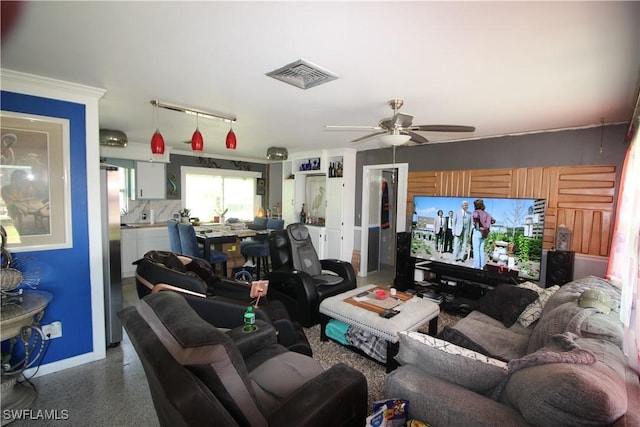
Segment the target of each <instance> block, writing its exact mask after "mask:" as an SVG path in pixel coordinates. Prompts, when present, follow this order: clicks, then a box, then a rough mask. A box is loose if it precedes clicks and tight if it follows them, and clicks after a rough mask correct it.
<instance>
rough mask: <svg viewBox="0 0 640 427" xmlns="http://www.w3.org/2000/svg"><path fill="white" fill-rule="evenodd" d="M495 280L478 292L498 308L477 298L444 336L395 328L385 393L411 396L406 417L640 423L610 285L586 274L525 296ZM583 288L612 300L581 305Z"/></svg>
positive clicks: (454, 421) (486, 422)
mask: <svg viewBox="0 0 640 427" xmlns="http://www.w3.org/2000/svg"><path fill="white" fill-rule="evenodd" d="M505 286H511V285H505ZM500 288H502V286H500V287H497V288H496V289H495V290H494V291H492V292H491V293H489V294H487V296H485V297H483V298H482V300H485V299H489V300H491V299H492V297H489V296H490V295H491V294H494V293H495V294H496V295H498V294H502V297H495V298H493V303H495V305H496V306H497V307H498V308H499V309H497V310H494V311H492V309H491V307H490V304H488V303H487V301H482V300H479V301H478V303H477V304H475V305H474V311H472V312H471V313H470V314H469V315H468V316H467V317H465V318H463V319H461V320H460V321H458V322H457V323H456V324H455V325H454V326H453V327H451V328H445V330H444V331H443V333H441V335H439V337H440V338H446V339H447V340H443V339H439V338H436V337H429V336H427V335H423V334H420V333H417V332H403V333H401V336H400V348H399V353H398V356H397V359H398V362H399V363H400V365H401V366H400V367H399V368H398V369H397V370H395V371H394V372H392V373H391V374H389V375H388V376H387V378H386V381H385V397H386V398H401V399H407V400H409V401H410V404H409V416H410V417H411V418H414V419H418V420H420V421H423V422H426V423H428V424H430V425H432V426H434V427H440V426H497V425H499V426H521V425H537V426H551V425H553V426H560V425H574V426H577V425H580V426H584V425H616V426H639V425H640V403H639V399H640V386H639V384H638V374H637V372H634V371H633V370H632V369H631V368H630V367H629V364H628V362H627V358H626V357H625V356H624V354H623V352H622V350H621V348H622V335H623V328H622V324H621V322H620V321H619V320H618V312H617V311H618V308H617V307H619V306H620V291H619V289H618V288H616V287H615V286H614V285H612V284H611V283H610V282H608V281H606V280H604V279H602V278H598V277H587V278H584V279H580V280H575V281H573V282H571V283H568V284H566V285H564V286H562V287H561V288H559V289H558V288H553V289H552V288H549V289H544V290H543V289H541V288H537V291H535V294H536V296H534V297H533V300H532V298H531V295H530V294H528V293H527V292H525V291H521V290H519V289H522V288H526V286H520V287H518V288H519V289H515V288H516V287H515V286H513V287H510V288H504V290H501V291H499V292H495V291H496V290H498V289H500ZM532 289H533V288H532ZM586 289H601V290H602V291H603V292H605V293H606V294H607V295H609V296H610V297H611V298H612V300H613V306H614V309H613V310H612V311H611V312H610V313H608V314H604V313H602V312H600V311H599V310H597V309H596V308H586V307H581V305H580V304H579V298H580V295H581V294H582V292H583V291H584V290H586ZM507 291H509V292H507ZM554 291H555V293H554ZM515 293H518V295H515ZM507 294H509V298H512V301H506V300H505V299H504V296H505V295H507ZM488 297H489V298H488ZM501 298H502V299H501ZM489 302H491V301H489ZM494 308H496V307H494ZM500 308H501V309H500ZM479 310H482V311H483V312H480V311H479ZM485 313H490V314H491V316H490V315H487V314H485ZM523 325H528V326H526V327H525V326H523ZM507 326H508V327H507ZM462 345H464V346H465V347H466V348H465V347H463V346H462ZM469 348H471V349H472V350H470V349H469Z"/></svg>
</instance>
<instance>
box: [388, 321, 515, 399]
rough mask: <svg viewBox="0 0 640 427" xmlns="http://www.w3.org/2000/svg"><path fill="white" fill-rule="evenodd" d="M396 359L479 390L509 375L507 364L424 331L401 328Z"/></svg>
mask: <svg viewBox="0 0 640 427" xmlns="http://www.w3.org/2000/svg"><path fill="white" fill-rule="evenodd" d="M398 336H399V338H400V348H399V351H398V355H397V356H396V360H397V361H398V362H399V363H400V364H401V365H414V366H417V367H419V368H420V369H421V370H423V371H424V372H426V373H427V374H429V375H431V376H434V377H437V378H440V379H442V380H445V381H449V382H452V383H455V384H458V385H460V386H462V387H465V388H468V389H469V390H473V391H475V392H478V393H485V394H486V393H488V392H490V391H491V389H492V388H493V387H495V386H496V385H497V384H498V383H500V381H502V380H503V379H504V378H505V377H506V376H507V370H506V368H507V364H506V363H505V362H503V361H501V360H497V359H493V358H491V357H488V356H485V355H483V354H480V353H477V352H475V351H471V350H468V349H466V348H463V347H459V346H457V345H455V344H452V343H450V342H448V341H443V340H441V339H438V338H435V337H432V336H429V335H425V334H421V333H419V332H406V331H405V332H400V333H399V334H398Z"/></svg>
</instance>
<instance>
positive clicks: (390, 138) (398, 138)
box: [378, 134, 411, 147]
mask: <svg viewBox="0 0 640 427" xmlns="http://www.w3.org/2000/svg"><path fill="white" fill-rule="evenodd" d="M378 139H379V140H380V142H382V143H383V144H385V145H393V146H396V147H397V146H399V145H404V144H406V143H407V142H409V140H410V139H411V136H410V135H401V134H398V135H393V134H392V135H380V136H379V137H378Z"/></svg>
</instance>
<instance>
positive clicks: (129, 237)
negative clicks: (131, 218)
mask: <svg viewBox="0 0 640 427" xmlns="http://www.w3.org/2000/svg"><path fill="white" fill-rule="evenodd" d="M120 247H121V249H120V254H121V261H122V277H133V276H135V273H136V266H135V265H133V262H135V261H137V260H139V259H140V258H142V257H143V256H144V254H146V253H147V252H149V251H169V250H171V247H170V245H169V233H168V232H167V227H164V226H155V227H152V226H141V227H134V228H123V229H121V237H120Z"/></svg>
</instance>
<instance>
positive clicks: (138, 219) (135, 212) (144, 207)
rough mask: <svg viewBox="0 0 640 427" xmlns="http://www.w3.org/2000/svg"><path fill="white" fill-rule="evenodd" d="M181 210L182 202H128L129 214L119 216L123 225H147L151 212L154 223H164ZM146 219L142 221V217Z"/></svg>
mask: <svg viewBox="0 0 640 427" xmlns="http://www.w3.org/2000/svg"><path fill="white" fill-rule="evenodd" d="M180 209H182V200H129V212H127V214H126V215H121V216H120V222H121V223H123V224H135V223H149V221H150V220H151V210H153V213H154V216H155V222H165V221H167V220H169V219H171V218H173V215H174V214H177V213H178V211H179V210H180ZM143 214H144V215H146V219H142V218H143V216H144V215H143Z"/></svg>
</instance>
